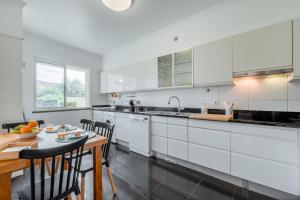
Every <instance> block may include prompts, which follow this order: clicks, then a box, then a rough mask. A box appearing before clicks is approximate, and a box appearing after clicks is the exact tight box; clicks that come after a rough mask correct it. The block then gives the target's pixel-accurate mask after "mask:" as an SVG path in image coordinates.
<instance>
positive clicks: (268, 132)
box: [231, 123, 297, 140]
mask: <svg viewBox="0 0 300 200" xmlns="http://www.w3.org/2000/svg"><path fill="white" fill-rule="evenodd" d="M231 132H233V133H240V134H248V135H258V136H265V137H273V138H279V139H286V140H297V129H289V128H281V127H270V126H261V125H250V124H236V123H232V124H231Z"/></svg>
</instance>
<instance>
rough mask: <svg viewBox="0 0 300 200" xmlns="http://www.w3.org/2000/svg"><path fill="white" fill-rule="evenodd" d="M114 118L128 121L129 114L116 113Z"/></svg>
mask: <svg viewBox="0 0 300 200" xmlns="http://www.w3.org/2000/svg"><path fill="white" fill-rule="evenodd" d="M116 117H119V118H128V119H129V114H128V113H116Z"/></svg>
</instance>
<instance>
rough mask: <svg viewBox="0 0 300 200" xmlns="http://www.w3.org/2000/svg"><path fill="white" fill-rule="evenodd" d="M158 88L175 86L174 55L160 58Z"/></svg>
mask: <svg viewBox="0 0 300 200" xmlns="http://www.w3.org/2000/svg"><path fill="white" fill-rule="evenodd" d="M157 64H158V87H159V88H164V87H172V86H173V56H172V54H169V55H166V56H161V57H158V63H157Z"/></svg>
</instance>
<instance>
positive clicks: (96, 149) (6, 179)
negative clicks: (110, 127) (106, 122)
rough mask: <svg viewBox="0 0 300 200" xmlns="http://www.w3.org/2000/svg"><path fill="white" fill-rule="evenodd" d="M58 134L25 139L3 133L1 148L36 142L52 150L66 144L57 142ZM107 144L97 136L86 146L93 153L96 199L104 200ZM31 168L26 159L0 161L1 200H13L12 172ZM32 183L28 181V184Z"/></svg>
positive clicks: (38, 145) (44, 133)
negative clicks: (104, 154)
mask: <svg viewBox="0 0 300 200" xmlns="http://www.w3.org/2000/svg"><path fill="white" fill-rule="evenodd" d="M56 137H57V133H46V132H44V131H42V132H41V133H40V134H39V135H38V136H37V137H34V138H30V139H24V138H20V137H19V136H18V135H17V134H11V133H3V134H0V147H1V146H2V145H6V144H9V143H16V142H35V141H37V148H38V149H44V148H52V147H57V146H61V145H65V143H60V142H56V141H55V139H56ZM106 143H107V138H106V137H102V136H100V135H97V136H96V137H94V138H91V139H89V140H88V141H87V142H86V144H85V145H84V150H92V151H93V165H94V170H93V175H94V176H93V177H94V178H93V180H94V183H93V184H94V199H95V200H102V145H103V144H106ZM28 167H29V161H28V160H25V159H15V160H0V199H1V200H10V199H12V178H11V175H12V172H15V171H18V170H22V169H25V168H28ZM29 182H30V181H29V180H28V183H29Z"/></svg>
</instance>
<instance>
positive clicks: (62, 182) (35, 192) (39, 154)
mask: <svg viewBox="0 0 300 200" xmlns="http://www.w3.org/2000/svg"><path fill="white" fill-rule="evenodd" d="M87 139H88V136H85V137H83V138H81V139H79V140H77V141H75V142H73V143H70V144H66V145H63V146H59V147H55V148H49V149H25V150H22V151H21V152H20V155H19V157H20V158H22V159H28V160H29V161H30V188H29V186H27V187H25V189H24V190H22V191H20V192H18V196H19V199H23V200H36V199H39V200H44V199H47V200H48V199H49V200H58V199H66V198H70V195H71V194H72V193H73V192H74V193H75V195H76V199H81V195H80V187H79V182H78V176H79V171H80V168H81V160H82V152H83V146H84V144H85V143H86V141H87ZM68 156H69V157H70V158H71V159H68V160H66V159H65V158H66V157H68ZM73 156H74V159H72V157H73ZM57 157H61V159H60V160H61V163H60V172H59V173H58V174H55V173H51V176H50V177H48V178H45V163H46V159H49V158H50V159H51V161H52V164H51V171H52V172H53V171H54V170H55V162H56V160H57ZM35 164H40V166H41V167H40V179H39V180H38V181H36V175H35V174H36V173H37V172H36V168H35Z"/></svg>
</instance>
